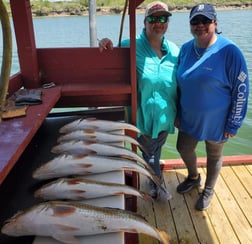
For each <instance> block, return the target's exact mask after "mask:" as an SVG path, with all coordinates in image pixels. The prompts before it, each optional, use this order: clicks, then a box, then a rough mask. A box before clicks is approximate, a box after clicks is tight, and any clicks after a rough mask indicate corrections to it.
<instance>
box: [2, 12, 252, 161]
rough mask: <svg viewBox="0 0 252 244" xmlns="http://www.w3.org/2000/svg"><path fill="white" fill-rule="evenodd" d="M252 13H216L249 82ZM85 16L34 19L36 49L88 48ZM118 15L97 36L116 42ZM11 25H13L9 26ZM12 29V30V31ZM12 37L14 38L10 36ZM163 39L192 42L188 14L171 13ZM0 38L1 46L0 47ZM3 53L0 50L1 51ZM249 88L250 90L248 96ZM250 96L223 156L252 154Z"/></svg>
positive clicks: (100, 20) (169, 154) (100, 19)
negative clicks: (241, 57)
mask: <svg viewBox="0 0 252 244" xmlns="http://www.w3.org/2000/svg"><path fill="white" fill-rule="evenodd" d="M251 19H252V10H231V11H218V29H219V30H220V31H222V33H223V35H224V36H226V37H228V38H230V39H231V40H233V41H234V42H236V43H237V44H238V45H239V47H240V49H241V50H242V51H243V53H244V56H245V58H246V61H247V65H248V69H249V77H250V79H252V78H251V77H252V51H251V41H250V38H251V36H252V28H251V23H250V22H251V21H250V20H251ZM136 20H137V24H136V33H140V32H141V29H142V27H143V15H141V14H139V15H137V18H136ZM88 21H89V19H88V17H86V16H74V17H73V16H71V17H57V18H56V17H43V18H35V19H34V30H35V39H36V45H37V47H87V46H89V43H90V40H89V28H88ZM120 23H121V16H119V15H108V16H107V15H106V16H97V18H96V26H97V37H98V38H103V37H109V38H110V39H111V40H112V41H113V42H114V43H115V44H117V43H118V38H119V31H120ZM11 24H12V23H11ZM12 29H13V28H12ZM13 36H14V35H13ZM128 36H129V24H128V18H127V17H126V19H125V22H124V29H123V35H122V38H123V39H124V38H128ZM166 37H167V38H168V39H170V40H171V41H174V42H175V43H176V44H177V45H178V46H181V45H182V43H184V42H185V41H187V40H188V39H191V34H190V32H189V23H188V13H187V12H186V13H173V16H172V17H171V20H170V24H169V30H168V32H167V34H166ZM1 39H2V36H0V45H2V40H1ZM1 50H2V48H1ZM18 70H19V65H18V57H17V47H16V43H15V41H14V40H13V64H12V71H11V74H14V73H15V72H17V71H18ZM251 90H252V88H251V87H250V93H251ZM251 97H252V95H251V96H250V99H249V106H248V113H247V117H246V119H245V121H244V125H243V127H242V128H241V129H240V130H239V132H238V135H237V136H236V137H235V138H233V139H231V140H230V141H229V142H228V143H227V144H226V146H225V148H224V155H239V154H252V133H251V132H252V98H251ZM216 119H217V118H216ZM176 137H177V133H175V134H174V135H169V138H168V140H167V143H166V145H165V147H164V150H163V153H162V158H178V157H179V155H178V154H177V152H176V149H175V143H176ZM198 155H199V156H205V150H204V144H203V143H200V144H199V146H198Z"/></svg>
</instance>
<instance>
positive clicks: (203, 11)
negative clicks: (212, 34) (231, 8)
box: [189, 3, 217, 20]
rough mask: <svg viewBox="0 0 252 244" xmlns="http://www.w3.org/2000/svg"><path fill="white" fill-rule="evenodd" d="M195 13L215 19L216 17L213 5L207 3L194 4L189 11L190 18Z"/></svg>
mask: <svg viewBox="0 0 252 244" xmlns="http://www.w3.org/2000/svg"><path fill="white" fill-rule="evenodd" d="M197 15H203V16H205V17H207V18H208V19H211V20H215V19H216V17H217V13H216V11H215V9H214V7H213V5H211V4H208V3H200V4H197V5H196V6H194V7H193V8H192V10H191V12H190V17H189V18H190V20H192V19H193V18H194V17H195V16H197Z"/></svg>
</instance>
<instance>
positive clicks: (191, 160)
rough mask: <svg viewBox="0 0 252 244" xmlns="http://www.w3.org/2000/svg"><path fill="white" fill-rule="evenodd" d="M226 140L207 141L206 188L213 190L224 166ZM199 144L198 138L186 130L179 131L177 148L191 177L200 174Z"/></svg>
mask: <svg viewBox="0 0 252 244" xmlns="http://www.w3.org/2000/svg"><path fill="white" fill-rule="evenodd" d="M225 142H226V141H221V142H214V141H205V146H206V156H207V165H206V167H207V177H206V182H205V188H208V189H211V190H213V188H214V186H215V183H216V181H217V178H218V175H219V173H220V170H221V167H222V151H223V146H224V143H225ZM197 144H198V141H197V140H195V139H194V138H192V137H191V136H189V135H188V134H186V133H185V132H182V131H179V133H178V139H177V150H178V152H179V154H180V156H181V158H182V159H183V161H184V163H185V165H186V167H187V170H188V176H189V178H190V177H195V176H197V175H198V170H197V156H196V152H195V149H196V146H197Z"/></svg>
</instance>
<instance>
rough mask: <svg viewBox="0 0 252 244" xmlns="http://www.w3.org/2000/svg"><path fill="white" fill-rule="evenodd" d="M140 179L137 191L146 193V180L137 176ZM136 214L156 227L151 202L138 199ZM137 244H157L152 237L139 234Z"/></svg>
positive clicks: (147, 188)
mask: <svg viewBox="0 0 252 244" xmlns="http://www.w3.org/2000/svg"><path fill="white" fill-rule="evenodd" d="M139 178H140V186H139V189H140V190H141V191H145V192H148V191H149V187H148V179H147V177H146V176H144V175H139ZM137 212H138V213H139V214H140V215H142V216H143V217H144V218H145V219H146V220H147V221H148V222H149V223H150V224H151V225H153V226H156V221H155V214H154V211H153V202H152V201H146V200H144V199H141V198H139V199H138V202H137ZM138 240H139V243H142V244H158V241H157V240H155V239H154V238H152V237H149V236H146V235H143V234H139V235H138Z"/></svg>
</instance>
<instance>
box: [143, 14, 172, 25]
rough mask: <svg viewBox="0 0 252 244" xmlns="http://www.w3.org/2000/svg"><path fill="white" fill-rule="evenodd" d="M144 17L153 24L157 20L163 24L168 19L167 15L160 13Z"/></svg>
mask: <svg viewBox="0 0 252 244" xmlns="http://www.w3.org/2000/svg"><path fill="white" fill-rule="evenodd" d="M146 19H147V21H148V23H149V24H155V23H157V22H159V23H162V24H164V23H166V22H167V21H168V16H167V15H161V16H153V15H150V16H148V17H147V18H146Z"/></svg>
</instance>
